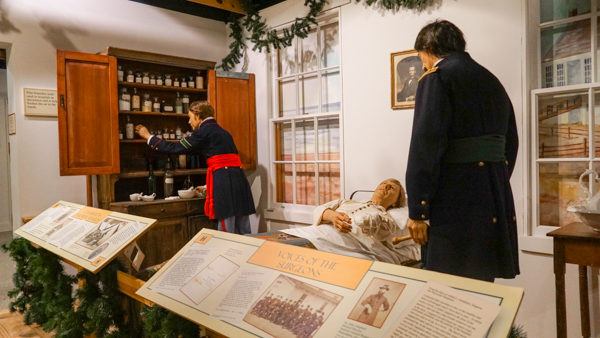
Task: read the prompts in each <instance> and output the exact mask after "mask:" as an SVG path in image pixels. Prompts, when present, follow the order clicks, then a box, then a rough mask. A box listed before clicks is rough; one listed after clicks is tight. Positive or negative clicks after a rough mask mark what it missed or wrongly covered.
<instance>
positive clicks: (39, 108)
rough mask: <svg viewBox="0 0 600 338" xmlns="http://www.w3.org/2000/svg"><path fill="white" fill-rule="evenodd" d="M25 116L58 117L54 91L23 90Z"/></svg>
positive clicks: (39, 89)
mask: <svg viewBox="0 0 600 338" xmlns="http://www.w3.org/2000/svg"><path fill="white" fill-rule="evenodd" d="M23 98H24V101H25V102H24V103H25V105H24V107H25V116H51V117H56V116H58V106H57V105H56V90H54V89H41V88H23Z"/></svg>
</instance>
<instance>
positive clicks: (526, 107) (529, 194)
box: [519, 0, 600, 255]
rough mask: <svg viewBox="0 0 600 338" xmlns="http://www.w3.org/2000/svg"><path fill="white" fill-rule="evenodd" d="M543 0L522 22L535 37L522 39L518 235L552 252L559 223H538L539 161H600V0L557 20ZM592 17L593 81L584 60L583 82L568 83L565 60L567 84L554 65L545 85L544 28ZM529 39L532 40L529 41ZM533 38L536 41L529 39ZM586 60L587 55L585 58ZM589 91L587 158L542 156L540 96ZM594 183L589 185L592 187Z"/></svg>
mask: <svg viewBox="0 0 600 338" xmlns="http://www.w3.org/2000/svg"><path fill="white" fill-rule="evenodd" d="M540 1H541V0H528V1H527V2H526V3H525V4H524V10H523V22H524V23H525V25H524V26H525V27H524V34H525V36H526V37H532V36H533V39H523V41H524V51H525V56H524V58H523V69H524V70H525V76H524V77H523V94H524V95H523V112H525V113H524V114H523V116H522V123H523V126H524V128H523V129H524V133H523V134H524V135H525V137H524V142H522V143H523V146H522V148H521V149H522V150H523V153H524V155H525V161H524V165H523V168H524V172H523V173H524V175H523V183H524V187H525V189H524V191H523V192H524V196H523V203H522V206H523V214H524V226H523V228H522V231H521V233H520V236H519V246H520V249H521V250H523V251H531V252H537V253H544V254H550V255H551V254H553V252H554V251H553V250H554V249H553V242H552V239H551V238H550V237H548V236H547V233H548V232H551V231H553V230H556V229H557V227H554V226H545V225H540V224H539V208H540V205H539V167H538V163H560V162H587V163H588V168H592V166H593V164H594V163H600V157H596V159H595V160H594V156H595V150H594V147H593V146H594V145H593V142H594V139H593V135H592V134H593V130H594V126H595V123H596V122H595V119H594V109H595V107H594V103H595V102H594V92H595V91H597V92H600V82H599V81H600V74H598V73H597V72H598V70H599V68H598V64H597V63H598V62H599V61H600V57H599V56H600V55H599V54H600V50H598V38H599V37H600V34H599V32H598V20H599V19H600V7H599V6H598V0H590V12H589V13H586V14H580V15H576V16H573V17H567V18H563V19H558V20H551V21H547V22H544V23H541V22H540ZM586 19H589V20H590V39H591V41H590V59H591V82H590V83H586V82H585V61H584V65H583V67H582V70H583V71H584V73H583V74H582V77H583V83H581V84H575V85H569V84H566V83H567V76H568V74H567V69H566V68H567V67H566V62H565V63H564V64H563V71H564V73H563V74H564V77H565V84H566V85H564V86H558V69H557V67H556V66H553V67H552V69H553V74H552V78H553V81H555V82H556V84H554V82H553V86H551V87H543V83H544V80H545V79H544V77H545V74H546V69H545V67H544V66H543V63H542V55H541V31H542V29H544V28H547V27H552V26H557V25H561V24H569V23H574V22H577V21H583V20H586ZM528 40H529V41H528ZM530 41H533V43H530ZM584 60H585V59H584ZM585 91H587V94H588V123H589V126H590V127H589V130H588V134H589V136H588V147H589V154H588V158H587V159H585V158H548V159H541V161H540V159H539V149H538V130H537V128H538V124H537V111H538V110H537V108H538V97H539V96H544V95H548V94H559V93H560V94H568V93H574V92H579V93H582V92H585ZM591 188H592V187H591V186H590V189H591Z"/></svg>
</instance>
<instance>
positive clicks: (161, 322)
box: [142, 306, 200, 338]
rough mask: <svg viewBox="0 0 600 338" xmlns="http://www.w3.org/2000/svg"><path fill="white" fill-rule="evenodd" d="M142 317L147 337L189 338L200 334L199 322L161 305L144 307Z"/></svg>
mask: <svg viewBox="0 0 600 338" xmlns="http://www.w3.org/2000/svg"><path fill="white" fill-rule="evenodd" d="M142 318H143V320H144V337H147V338H178V337H186V338H187V337H199V336H200V328H199V327H198V324H195V323H193V322H191V321H189V320H187V319H185V318H183V317H180V316H178V315H176V314H174V313H173V312H171V311H168V310H165V309H163V308H161V307H159V306H152V307H145V308H144V309H142Z"/></svg>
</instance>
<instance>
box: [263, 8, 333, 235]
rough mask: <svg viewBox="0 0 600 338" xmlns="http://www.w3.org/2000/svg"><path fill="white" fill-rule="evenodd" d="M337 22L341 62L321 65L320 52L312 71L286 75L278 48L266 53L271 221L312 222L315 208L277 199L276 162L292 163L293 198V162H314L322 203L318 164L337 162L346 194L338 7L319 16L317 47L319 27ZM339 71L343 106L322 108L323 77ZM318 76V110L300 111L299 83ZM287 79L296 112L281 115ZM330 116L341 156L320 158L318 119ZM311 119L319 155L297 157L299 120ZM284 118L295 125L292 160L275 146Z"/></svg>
mask: <svg viewBox="0 0 600 338" xmlns="http://www.w3.org/2000/svg"><path fill="white" fill-rule="evenodd" d="M335 22H337V25H338V41H339V43H338V51H339V62H338V65H337V66H330V67H323V68H321V61H322V60H321V57H320V54H319V56H318V57H317V68H316V69H314V70H310V71H305V72H304V71H300V70H299V69H298V70H297V71H296V72H295V73H294V74H292V75H283V76H279V74H278V67H279V60H278V53H277V51H274V52H271V53H270V54H269V55H268V57H267V63H268V69H269V80H270V92H271V93H272V97H271V102H270V112H269V118H268V125H269V128H268V130H269V138H268V139H269V173H268V176H269V180H270V182H273V183H272V184H269V197H268V208H267V210H266V212H265V216H266V218H267V219H268V220H272V221H285V222H298V223H306V224H310V223H312V212H313V210H314V208H315V206H316V205H303V204H297V203H284V202H278V201H277V193H278V192H277V186H276V184H277V169H276V165H277V164H287V163H289V164H292V170H293V171H292V194H293V195H292V196H293V197H292V201H293V202H295V201H296V194H297V191H296V190H297V188H296V187H297V186H296V183H297V182H296V170H295V169H294V168H295V167H294V164H315V166H316V168H315V176H314V180H315V189H316V191H315V197H316V202H317V204H318V203H319V200H318V198H319V165H320V164H337V165H339V168H340V198H343V196H344V192H345V191H344V181H345V179H344V133H343V129H344V128H343V110H344V108H343V105H344V104H343V102H344V100H343V67H342V36H341V28H342V23H341V16H340V11H339V9H337V8H334V9H330V10H327V11H324V12H322V13H321V15H319V17H318V18H317V23H318V25H317V27H316V35H317V46H318V47H317V48H318V49H317V50H318V52H319V53H320V51H321V39H320V36H319V34H320V30H321V27H322V26H324V25H328V24H332V23H335ZM290 25H291V22H290V23H287V24H285V25H282V26H280V27H278V29H282V28H284V27H289V26H290ZM294 44H295V49H296V51H299V50H300V49H301V48H300V44H301V40H300V39H298V38H296V39H294ZM295 54H296V64H297V66H298V67H301V61H300V60H298V53H295ZM332 72H333V73H336V72H337V73H338V74H339V86H340V92H339V95H340V109H339V111H334V112H321V110H322V108H323V102H322V99H323V97H322V95H323V82H322V81H323V77H324V75H325V74H327V73H332ZM315 75H316V77H317V82H318V83H319V94H318V97H319V104H318V107H317V112H316V113H310V114H301V113H302V112H301V111H300V110H301V109H302V107H301V104H300V100H301V98H300V92H301V91H302V90H301V88H300V86H299V84H300V81H301V79H302V78H306V77H312V76H315ZM285 79H293V82H294V88H295V100H296V102H295V109H296V113H295V114H294V115H291V116H282V117H280V116H279V98H280V95H279V82H280V81H281V80H285ZM330 117H337V119H338V123H339V142H340V144H339V151H340V153H339V160H319V158H318V154H319V152H318V138H319V134H318V133H319V129H318V128H319V125H318V121H319V120H321V119H322V120H326V119H327V118H330ZM306 120H310V121H312V123H313V128H314V129H313V132H314V142H315V145H314V146H315V155H316V156H317V157H316V158H315V159H314V160H302V161H301V160H296V159H295V158H296V134H295V130H296V123H295V122H296V121H306ZM282 122H290V123H291V126H292V129H291V134H292V140H291V143H292V149H291V154H292V159H291V160H290V161H287V160H277V154H276V147H277V142H278V140H277V136H278V135H277V130H276V124H277V123H282Z"/></svg>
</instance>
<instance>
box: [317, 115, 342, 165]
mask: <svg viewBox="0 0 600 338" xmlns="http://www.w3.org/2000/svg"><path fill="white" fill-rule="evenodd" d="M317 130H318V134H319V160H339V159H340V120H339V118H338V117H330V118H321V119H318V120H317Z"/></svg>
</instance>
